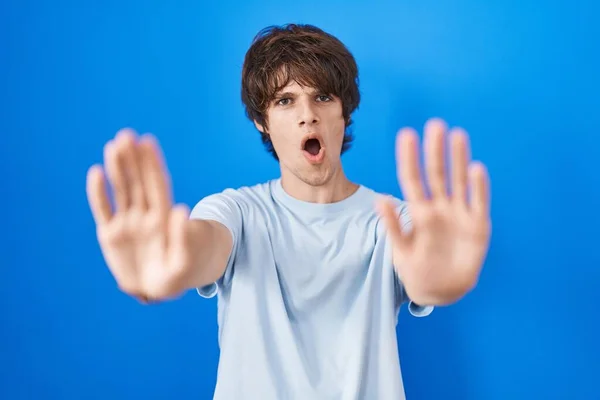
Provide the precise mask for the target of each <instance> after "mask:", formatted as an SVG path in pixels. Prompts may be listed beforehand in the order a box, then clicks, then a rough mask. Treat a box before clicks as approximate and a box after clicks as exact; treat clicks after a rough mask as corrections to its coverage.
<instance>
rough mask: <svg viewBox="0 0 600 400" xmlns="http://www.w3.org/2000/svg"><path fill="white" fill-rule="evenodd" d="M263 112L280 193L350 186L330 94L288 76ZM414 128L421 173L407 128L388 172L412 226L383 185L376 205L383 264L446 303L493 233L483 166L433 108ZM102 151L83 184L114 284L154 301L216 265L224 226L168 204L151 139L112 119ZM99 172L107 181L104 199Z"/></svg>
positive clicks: (463, 286) (339, 190)
mask: <svg viewBox="0 0 600 400" xmlns="http://www.w3.org/2000/svg"><path fill="white" fill-rule="evenodd" d="M267 121H268V122H267V126H261V125H259V124H256V127H257V128H258V129H259V130H260V131H262V132H266V133H268V134H269V135H270V138H271V141H272V142H273V147H274V148H275V151H276V152H277V154H278V156H279V159H280V169H281V178H282V185H283V187H284V189H285V190H286V192H287V193H288V194H290V195H291V196H293V197H296V198H298V199H300V200H304V201H308V202H318V203H330V202H336V201H340V200H342V199H344V198H347V197H348V196H350V195H351V194H352V193H354V192H355V191H356V190H357V188H358V185H357V184H355V183H353V182H350V181H349V179H348V178H347V177H346V175H345V173H344V170H343V167H342V163H341V156H340V152H341V146H342V141H343V136H344V129H345V124H344V119H343V116H342V104H341V101H340V99H338V98H336V97H334V96H327V95H323V94H321V93H318V92H316V91H315V90H314V89H312V88H307V87H301V86H300V85H298V84H297V83H295V82H291V83H290V84H289V85H287V86H286V87H285V88H284V89H283V90H282V91H281V93H280V94H279V96H277V98H276V99H275V100H274V101H273V102H272V104H271V105H270V107H269V109H268V110H267ZM424 130H425V132H424V137H425V140H424V143H423V148H422V149H423V152H424V160H425V165H424V167H425V168H424V170H425V174H424V175H422V174H421V172H420V171H421V166H420V165H419V155H420V147H421V145H420V143H419V139H418V135H417V132H416V131H415V130H414V129H412V128H403V129H401V130H400V131H399V132H398V136H397V140H396V158H397V177H398V183H399V185H400V187H401V190H402V192H403V194H404V197H405V200H406V202H407V205H408V211H409V213H410V215H411V220H412V228H411V229H410V230H409V229H406V228H403V227H402V226H401V225H400V223H399V218H398V215H397V212H396V209H395V206H394V205H393V204H392V203H391V202H390V201H389V200H388V199H387V198H386V197H385V196H382V197H381V199H379V200H378V201H377V203H376V204H374V207H376V209H377V211H378V213H379V214H380V216H381V218H382V219H383V221H384V223H385V225H386V227H387V230H388V234H389V237H390V240H392V242H393V251H392V257H393V263H394V266H395V268H396V271H397V272H398V274H399V276H400V277H401V278H402V281H403V282H404V285H405V286H406V290H407V292H408V295H409V296H410V297H411V299H412V300H413V301H415V302H417V303H419V304H423V305H425V304H427V305H446V304H450V303H453V302H455V301H457V300H458V299H460V298H461V297H463V296H464V295H465V294H467V293H468V292H469V291H470V290H472V289H473V288H474V287H475V285H476V283H477V281H478V278H479V274H480V272H481V269H482V267H483V264H484V260H485V256H486V254H487V250H488V247H489V241H490V235H491V222H490V214H489V213H490V209H489V203H490V194H489V179H488V176H487V171H486V168H485V166H484V165H483V164H481V163H480V162H474V161H471V160H470V148H469V143H468V135H467V133H466V132H465V131H464V130H463V129H460V128H454V129H451V130H448V128H447V126H446V124H445V122H444V121H442V120H440V119H431V120H429V121H428V122H427V123H426V125H425V128H424ZM310 134H313V135H314V134H316V135H318V136H319V139H320V141H321V144H322V146H323V148H324V150H323V157H322V159H320V160H318V161H314V160H313V161H311V160H309V159H308V158H307V157H306V156H305V154H304V152H303V148H302V143H303V139H305V138H306V137H307V135H310ZM447 145H449V146H448V147H449V151H448V152H447V151H446V147H447ZM446 153H449V154H450V160H448V161H449V163H447V160H446ZM104 154H105V166H104V167H103V166H101V165H94V166H92V167H91V168H90V170H89V172H88V177H87V195H88V200H89V204H90V208H91V211H92V214H93V216H94V220H95V223H96V227H97V236H98V241H99V244H100V247H101V250H102V253H103V255H104V258H105V260H106V262H107V264H108V267H109V269H110V270H111V272H112V273H113V275H114V277H115V279H116V281H117V284H118V285H119V287H120V288H121V290H123V291H124V292H126V293H128V294H130V295H132V296H134V297H136V298H138V299H140V300H141V301H143V302H148V301H150V300H152V299H154V300H164V299H168V298H173V297H177V296H179V295H181V294H182V293H183V292H185V291H186V290H188V289H190V288H194V287H199V286H202V285H205V284H208V283H211V282H214V281H215V280H216V279H217V278H218V277H219V276H221V274H222V273H223V271H224V268H225V265H226V261H227V258H228V255H229V253H230V252H231V249H232V238H231V236H230V234H229V231H228V230H227V229H226V228H225V227H224V226H222V225H220V224H219V223H216V222H208V221H198V220H189V219H188V217H189V210H188V209H187V207H186V206H184V205H177V204H174V203H173V201H172V192H171V187H170V178H169V176H168V172H167V169H166V166H165V163H164V160H163V158H162V154H161V150H160V147H159V145H158V143H157V142H156V139H155V138H154V137H153V136H152V135H143V136H141V137H140V136H138V135H137V134H136V133H135V132H133V131H132V130H129V129H126V130H122V131H120V132H119V133H118V134H117V135H116V137H115V138H114V139H113V140H111V141H109V142H108V143H107V145H106V146H105V152H104ZM447 164H450V171H449V173H448V172H447V171H446V167H445V166H446V165H447ZM446 176H449V177H450V178H449V179H446ZM107 183H108V184H110V185H111V186H112V188H113V191H114V192H115V195H114V203H115V207H114V208H113V207H111V205H110V202H109V196H108V192H107Z"/></svg>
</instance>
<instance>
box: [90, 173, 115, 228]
mask: <svg viewBox="0 0 600 400" xmlns="http://www.w3.org/2000/svg"><path fill="white" fill-rule="evenodd" d="M86 192H87V198H88V203H89V205H90V209H91V211H92V216H93V217H94V221H95V222H96V225H102V224H105V223H107V222H108V221H110V218H111V217H112V207H111V205H110V201H109V199H108V193H107V190H106V183H105V180H104V174H103V172H102V168H101V167H100V166H99V165H94V166H92V167H91V168H90V169H89V170H88V173H87V180H86Z"/></svg>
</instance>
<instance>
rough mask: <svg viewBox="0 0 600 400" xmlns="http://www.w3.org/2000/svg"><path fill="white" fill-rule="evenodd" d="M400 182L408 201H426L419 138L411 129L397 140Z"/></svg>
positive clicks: (397, 164)
mask: <svg viewBox="0 0 600 400" xmlns="http://www.w3.org/2000/svg"><path fill="white" fill-rule="evenodd" d="M396 160H397V161H396V166H397V175H398V181H399V182H400V186H401V189H402V193H403V194H404V197H405V199H406V200H407V201H411V202H418V201H423V200H425V198H426V196H425V188H424V186H423V178H422V176H421V167H420V163H419V138H418V136H417V133H416V132H415V131H414V130H413V129H410V128H404V129H402V130H401V131H400V133H399V134H398V137H397V138H396Z"/></svg>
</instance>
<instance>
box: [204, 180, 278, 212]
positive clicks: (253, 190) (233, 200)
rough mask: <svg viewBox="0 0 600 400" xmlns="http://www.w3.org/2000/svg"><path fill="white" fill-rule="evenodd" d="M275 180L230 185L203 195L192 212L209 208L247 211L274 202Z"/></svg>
mask: <svg viewBox="0 0 600 400" xmlns="http://www.w3.org/2000/svg"><path fill="white" fill-rule="evenodd" d="M274 182H275V181H274V180H269V181H266V182H262V183H257V184H255V185H251V186H241V187H237V188H233V187H228V188H225V189H223V190H221V191H219V192H215V193H211V194H209V195H206V196H204V197H202V198H201V199H200V200H199V201H198V202H197V203H196V204H195V206H194V208H193V209H192V214H194V213H197V212H199V211H201V210H204V209H207V208H209V209H210V208H220V209H223V208H224V209H229V210H230V211H236V210H239V211H245V210H247V209H249V208H253V207H257V206H263V207H264V205H265V204H269V203H270V202H272V191H273V184H274Z"/></svg>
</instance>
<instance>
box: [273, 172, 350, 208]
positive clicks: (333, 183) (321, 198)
mask: <svg viewBox="0 0 600 400" xmlns="http://www.w3.org/2000/svg"><path fill="white" fill-rule="evenodd" d="M281 185H282V187H283V189H284V190H285V191H286V193H287V194H289V195H290V196H292V197H294V198H296V199H298V200H301V201H306V202H309V203H321V204H327V203H336V202H338V201H342V200H344V199H346V198H348V197H350V196H351V195H352V194H353V193H354V192H356V190H358V185H357V184H355V183H352V182H351V181H350V180H349V179H348V178H347V177H346V175H345V173H344V171H343V169H342V168H341V167H340V168H338V169H337V170H336V172H335V173H334V174H333V175H332V176H331V178H330V179H329V180H327V181H326V182H325V183H323V184H319V185H311V184H310V182H305V181H303V180H302V179H300V178H298V177H297V176H296V175H294V174H293V173H291V172H290V171H286V170H285V169H282V171H281Z"/></svg>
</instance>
